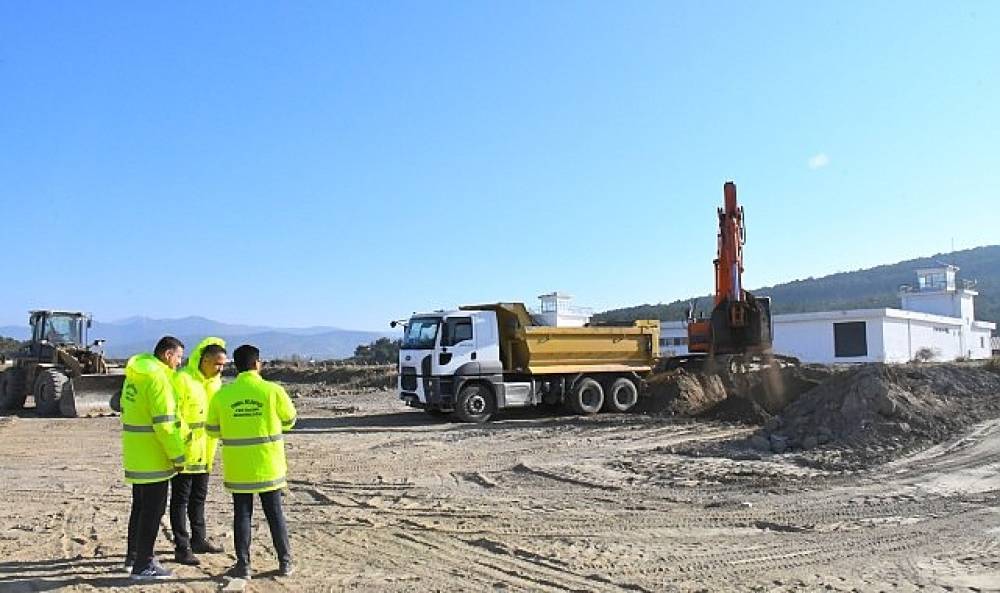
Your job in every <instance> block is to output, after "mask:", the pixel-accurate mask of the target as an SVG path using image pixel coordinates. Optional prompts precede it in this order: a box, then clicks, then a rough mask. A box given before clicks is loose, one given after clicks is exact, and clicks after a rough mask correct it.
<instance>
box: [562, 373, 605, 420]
mask: <svg viewBox="0 0 1000 593" xmlns="http://www.w3.org/2000/svg"><path fill="white" fill-rule="evenodd" d="M567 403H568V404H569V408H570V409H571V410H573V411H574V412H576V413H577V414H596V413H598V412H600V411H601V406H603V405H604V388H603V387H601V384H600V383H598V382H597V381H596V380H594V379H591V378H590V377H584V378H583V379H580V381H579V382H577V384H576V386H574V387H573V391H572V392H571V393H570V395H569V401H567Z"/></svg>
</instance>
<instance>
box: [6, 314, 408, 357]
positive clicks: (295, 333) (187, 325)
mask: <svg viewBox="0 0 1000 593" xmlns="http://www.w3.org/2000/svg"><path fill="white" fill-rule="evenodd" d="M29 333H30V332H29V329H28V325H27V319H25V324H24V325H23V326H0V336H8V337H11V338H16V339H19V340H27V339H28V338H29ZM89 335H90V339H91V340H95V339H104V340H106V342H105V344H104V351H105V353H106V354H107V355H108V356H109V357H111V358H126V357H128V356H131V355H132V354H135V353H137V352H149V351H151V350H152V349H153V346H154V345H155V344H156V341H157V340H158V339H159V338H160V337H162V336H165V335H172V336H175V337H177V338H179V339H180V340H181V341H182V342H184V343H185V345H187V346H188V347H189V348H193V347H194V345H195V344H197V343H198V342H199V341H201V339H202V338H204V337H206V336H218V337H220V338H223V339H225V340H226V342H227V343H228V345H229V346H230V350H232V349H233V348H235V347H236V346H239V345H240V344H254V345H255V346H257V347H258V348H260V349H261V353H262V354H263V355H264V356H265V357H267V358H290V357H291V356H293V355H299V356H303V357H311V358H316V359H321V360H322V359H334V358H347V357H349V356H352V355H353V354H354V349H355V348H356V347H357V346H358V345H359V344H367V343H370V342H373V341H374V340H376V339H378V338H381V337H383V336H392V334H390V333H388V332H386V333H380V332H367V331H354V330H346V329H340V328H336V327H306V328H274V327H266V326H256V325H236V324H230V323H222V322H219V321H213V320H211V319H205V318H204V317H184V318H182V319H149V318H146V317H130V318H128V319H122V320H120V321H114V322H101V321H97V320H95V321H94V325H93V327H91V328H90V332H89Z"/></svg>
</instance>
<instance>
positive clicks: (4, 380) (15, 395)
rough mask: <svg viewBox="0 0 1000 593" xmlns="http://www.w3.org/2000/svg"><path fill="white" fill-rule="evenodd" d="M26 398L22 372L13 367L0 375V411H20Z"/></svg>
mask: <svg viewBox="0 0 1000 593" xmlns="http://www.w3.org/2000/svg"><path fill="white" fill-rule="evenodd" d="M27 397H28V390H27V388H26V387H25V385H24V370H22V369H19V368H17V367H14V368H10V369H7V370H6V371H5V372H4V373H3V375H0V410H11V411H14V410H20V409H21V408H23V407H24V400H25V399H27Z"/></svg>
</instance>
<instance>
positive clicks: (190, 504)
mask: <svg viewBox="0 0 1000 593" xmlns="http://www.w3.org/2000/svg"><path fill="white" fill-rule="evenodd" d="M207 497H208V474H207V473H201V474H177V475H176V476H174V477H173V479H171V480H170V530H171V531H173V532H174V546H175V547H176V548H177V549H178V550H190V549H191V542H192V541H194V542H197V543H200V542H204V541H205V540H206V537H205V499H206V498H207ZM188 520H190V521H191V532H190V533H188V529H187V523H188Z"/></svg>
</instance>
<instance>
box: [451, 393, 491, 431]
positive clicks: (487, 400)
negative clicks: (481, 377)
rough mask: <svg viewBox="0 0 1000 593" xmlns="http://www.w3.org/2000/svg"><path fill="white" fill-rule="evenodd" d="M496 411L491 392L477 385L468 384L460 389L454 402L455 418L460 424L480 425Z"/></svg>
mask: <svg viewBox="0 0 1000 593" xmlns="http://www.w3.org/2000/svg"><path fill="white" fill-rule="evenodd" d="M496 410H497V402H496V398H494V397H493V392H492V391H490V389H489V388H488V387H486V386H484V385H481V384H479V383H470V384H468V385H466V386H465V387H463V388H462V391H460V392H459V394H458V401H456V402H455V412H454V414H455V416H456V417H457V418H458V419H459V420H461V421H462V422H475V423H476V424H482V423H483V422H486V421H487V420H489V419H490V416H492V415H493V414H494V413H495V412H496Z"/></svg>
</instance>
